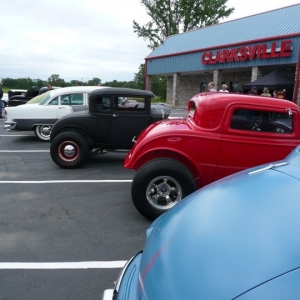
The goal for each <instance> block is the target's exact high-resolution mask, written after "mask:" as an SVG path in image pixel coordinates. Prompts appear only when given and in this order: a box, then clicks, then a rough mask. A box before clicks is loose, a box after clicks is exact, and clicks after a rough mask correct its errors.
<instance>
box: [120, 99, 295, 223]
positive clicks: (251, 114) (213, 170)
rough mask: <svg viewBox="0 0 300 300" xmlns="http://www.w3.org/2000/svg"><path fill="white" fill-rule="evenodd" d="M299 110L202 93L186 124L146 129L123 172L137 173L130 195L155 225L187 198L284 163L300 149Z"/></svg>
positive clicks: (191, 103)
mask: <svg viewBox="0 0 300 300" xmlns="http://www.w3.org/2000/svg"><path fill="white" fill-rule="evenodd" d="M299 118H300V114H299V107H298V106H297V105H296V104H295V103H293V102H290V101H287V100H281V99H274V98H264V97H260V96H249V95H242V94H230V93H202V94H197V95H195V96H194V97H193V98H192V99H191V100H190V101H189V103H188V116H187V118H186V119H183V120H179V119H178V120H176V119H173V120H164V121H161V122H158V123H154V124H152V125H150V126H149V127H148V128H146V129H145V130H144V131H143V132H142V133H141V134H140V135H139V137H138V139H137V141H136V144H135V145H134V147H133V148H132V149H131V151H130V152H129V153H128V155H127V157H126V159H125V163H124V166H125V168H128V169H134V170H136V171H137V172H136V173H135V176H134V179H133V183H132V187H131V195H132V200H133V203H134V205H135V206H136V208H137V209H138V211H139V212H140V213H141V214H142V215H144V216H145V217H147V218H149V219H155V218H156V217H157V216H159V215H161V214H162V213H163V212H165V211H166V210H168V209H169V208H171V207H173V206H174V205H175V204H176V203H177V202H178V201H180V200H181V199H182V198H183V197H185V196H187V195H188V194H190V193H192V192H193V191H195V190H196V189H198V188H201V187H203V186H205V185H207V184H209V183H211V182H213V181H216V180H218V179H220V178H223V177H225V176H227V175H230V174H233V173H236V172H238V171H241V170H244V169H246V168H249V167H253V166H257V165H260V164H264V163H268V162H271V161H276V160H281V159H283V158H284V157H286V156H287V155H288V154H289V153H290V152H291V151H292V150H293V149H294V148H295V147H296V146H297V145H299V144H300V126H299V125H300V119H299Z"/></svg>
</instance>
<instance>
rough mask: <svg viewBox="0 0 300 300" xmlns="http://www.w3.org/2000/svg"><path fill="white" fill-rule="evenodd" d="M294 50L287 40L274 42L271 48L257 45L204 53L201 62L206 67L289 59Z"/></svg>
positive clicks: (266, 45) (265, 45)
mask: <svg viewBox="0 0 300 300" xmlns="http://www.w3.org/2000/svg"><path fill="white" fill-rule="evenodd" d="M292 50H293V47H292V41H291V40H285V41H281V42H278V43H277V42H272V43H271V44H270V45H269V46H268V44H257V45H250V46H241V47H237V48H231V49H223V50H217V51H215V52H212V51H209V52H204V53H202V56H201V62H202V63H203V64H204V65H209V64H217V63H227V62H235V61H246V60H253V59H268V58H277V57H288V56H291V51H292Z"/></svg>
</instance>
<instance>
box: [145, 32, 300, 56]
mask: <svg viewBox="0 0 300 300" xmlns="http://www.w3.org/2000/svg"><path fill="white" fill-rule="evenodd" d="M298 36H300V32H297V33H292V34H286V35H279V36H272V37H267V38H262V39H256V40H246V41H243V42H238V43H232V44H223V45H217V46H212V47H206V48H198V49H194V50H189V51H182V52H176V53H170V54H164V55H158V56H150V57H148V56H147V57H146V58H144V59H145V60H146V61H147V60H152V59H158V58H166V57H171V56H179V55H185V54H191V53H197V52H202V51H208V50H215V49H220V48H225V47H235V46H240V45H245V44H251V43H259V42H267V41H271V40H274V39H276V40H279V39H286V38H293V37H298Z"/></svg>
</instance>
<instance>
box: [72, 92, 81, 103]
mask: <svg viewBox="0 0 300 300" xmlns="http://www.w3.org/2000/svg"><path fill="white" fill-rule="evenodd" d="M70 101H71V105H83V94H72V95H70Z"/></svg>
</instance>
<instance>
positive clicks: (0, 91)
mask: <svg viewBox="0 0 300 300" xmlns="http://www.w3.org/2000/svg"><path fill="white" fill-rule="evenodd" d="M2 97H3V90H2V82H0V118H3V117H2V100H1V99H2Z"/></svg>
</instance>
